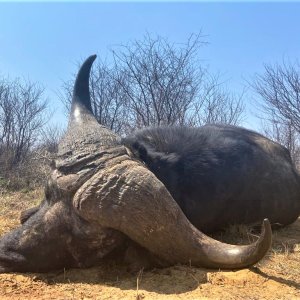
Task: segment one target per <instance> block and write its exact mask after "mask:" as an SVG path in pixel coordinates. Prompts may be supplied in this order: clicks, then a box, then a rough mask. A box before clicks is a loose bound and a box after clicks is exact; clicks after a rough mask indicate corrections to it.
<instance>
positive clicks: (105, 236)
mask: <svg viewBox="0 0 300 300" xmlns="http://www.w3.org/2000/svg"><path fill="white" fill-rule="evenodd" d="M95 58H96V56H91V57H89V58H88V59H87V60H86V61H85V62H84V64H83V65H82V67H81V69H80V71H79V73H78V76H77V79H76V82H75V87H74V93H73V100H72V107H71V113H70V117H69V125H68V129H67V132H66V134H65V136H64V137H63V139H62V140H61V141H60V144H59V152H58V156H57V159H56V161H55V166H54V167H53V171H52V174H51V178H50V180H49V182H48V183H47V185H46V187H45V197H44V200H43V201H42V203H41V204H40V205H39V206H38V207H36V208H33V209H31V210H29V211H27V212H26V213H24V214H23V215H22V225H21V226H20V227H19V228H17V229H15V230H13V231H12V232H9V233H8V234H6V235H4V236H3V237H2V238H1V239H0V272H9V271H38V272H39V271H48V270H51V269H57V268H63V267H84V266H91V265H95V264H97V263H99V262H100V261H101V259H103V258H104V257H105V256H107V255H108V254H110V253H112V252H114V251H116V250H117V249H120V248H122V247H123V248H124V244H126V243H127V241H133V242H134V243H136V244H138V245H140V246H141V247H143V248H144V249H146V250H145V251H148V253H151V254H152V255H154V256H155V257H158V258H159V259H160V260H162V261H164V262H165V263H166V264H175V263H188V262H191V263H192V264H193V265H196V266H202V267H210V268H211V267H212V268H242V267H246V266H249V265H252V264H254V263H256V262H257V261H259V260H260V259H261V258H262V257H263V256H264V255H265V254H266V252H267V251H268V249H269V247H270V244H271V228H270V224H269V222H268V220H264V222H263V226H262V234H261V236H260V238H259V239H258V240H257V241H256V242H255V243H253V244H250V245H244V246H236V245H228V244H224V243H221V242H219V241H216V240H214V239H212V238H210V237H208V236H206V235H205V234H203V233H201V232H200V231H198V230H197V229H196V228H195V227H194V226H193V225H192V224H191V223H190V222H189V220H188V219H187V218H186V216H185V215H184V214H183V212H182V211H181V209H180V208H179V206H178V205H177V203H176V202H175V201H174V200H173V198H172V197H171V195H170V193H169V192H168V190H167V189H166V188H165V186H164V185H163V184H162V183H161V182H160V181H159V180H158V179H157V178H156V177H155V176H154V175H153V173H151V172H150V171H149V170H148V169H147V168H146V167H145V165H144V164H142V163H140V162H139V161H137V160H135V159H134V158H133V157H132V154H131V152H130V151H129V150H128V149H127V148H126V147H125V146H124V145H122V143H121V139H120V138H119V136H117V135H116V134H114V133H113V132H111V131H110V130H108V129H107V128H105V127H104V126H102V125H101V124H99V123H98V122H97V121H96V119H95V117H94V116H93V114H92V109H91V101H90V93H89V74H90V69H91V66H92V63H93V61H94V60H95Z"/></svg>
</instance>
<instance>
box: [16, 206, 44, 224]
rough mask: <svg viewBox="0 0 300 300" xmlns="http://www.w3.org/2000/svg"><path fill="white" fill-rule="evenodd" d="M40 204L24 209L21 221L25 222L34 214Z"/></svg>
mask: <svg viewBox="0 0 300 300" xmlns="http://www.w3.org/2000/svg"><path fill="white" fill-rule="evenodd" d="M39 208H40V207H39V206H35V207H32V208H29V209H26V210H23V211H22V212H21V214H20V223H21V224H24V223H25V222H26V221H27V220H28V219H29V218H30V217H31V216H32V215H34V214H35V213H36V212H37V211H38V210H39Z"/></svg>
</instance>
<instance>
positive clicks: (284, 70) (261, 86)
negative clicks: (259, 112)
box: [251, 62, 300, 132]
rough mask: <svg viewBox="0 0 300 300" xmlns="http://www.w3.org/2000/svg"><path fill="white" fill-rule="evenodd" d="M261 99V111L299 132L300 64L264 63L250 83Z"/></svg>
mask: <svg viewBox="0 0 300 300" xmlns="http://www.w3.org/2000/svg"><path fill="white" fill-rule="evenodd" d="M251 85H252V87H253V88H254V90H255V91H256V92H257V94H258V95H259V96H260V98H261V99H262V100H263V106H262V108H263V111H264V112H265V113H266V115H267V116H271V118H272V119H275V120H280V121H281V123H285V124H290V125H291V126H292V127H294V128H295V129H296V130H297V131H298V132H300V66H299V64H298V63H294V64H291V63H289V64H287V63H285V62H283V63H282V65H278V64H277V65H274V66H272V65H265V66H264V73H263V74H256V75H255V78H254V81H253V83H252V84H251Z"/></svg>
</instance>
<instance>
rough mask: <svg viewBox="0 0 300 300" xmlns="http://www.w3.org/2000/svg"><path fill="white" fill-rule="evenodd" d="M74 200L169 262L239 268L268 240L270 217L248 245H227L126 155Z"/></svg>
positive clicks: (264, 249) (261, 252)
mask: <svg viewBox="0 0 300 300" xmlns="http://www.w3.org/2000/svg"><path fill="white" fill-rule="evenodd" d="M73 201H74V206H75V207H76V208H77V209H78V210H79V213H80V214H81V215H82V216H83V217H84V218H86V219H90V220H94V221H97V222H100V223H101V225H102V226H106V227H111V228H114V229H116V230H119V231H121V232H123V233H125V234H126V235H127V236H128V237H130V238H131V239H132V240H134V241H135V242H137V243H138V244H140V245H142V246H143V247H145V248H146V249H148V250H150V251H151V252H152V253H154V254H156V255H157V256H158V257H161V258H163V259H164V260H166V261H168V262H170V263H172V264H174V263H189V262H192V264H193V265H196V266H201V267H209V268H226V269H233V268H243V267H247V266H249V265H252V264H254V263H256V262H258V261H259V260H260V259H261V258H263V257H264V255H265V254H266V253H267V251H268V250H269V248H270V245H271V241H272V231H271V227H270V223H269V221H268V220H264V222H263V225H262V233H261V236H260V238H259V239H258V240H257V241H256V242H255V243H253V244H250V245H243V246H236V245H229V244H225V243H222V242H219V241H216V240H214V239H212V238H210V237H208V236H206V235H205V234H203V233H202V232H200V231H199V230H197V229H196V228H195V227H194V226H193V225H192V224H191V223H190V222H189V221H188V219H187V218H186V216H185V215H184V214H183V212H182V211H181V209H180V208H179V206H178V205H177V203H176V202H175V201H174V200H173V198H172V196H171V195H170V194H169V192H168V191H167V189H166V188H165V186H164V185H163V184H162V183H161V182H160V181H159V180H158V179H157V178H156V177H155V176H154V175H153V174H152V173H151V172H150V171H149V170H148V169H146V168H145V167H144V166H142V165H141V164H140V163H138V162H136V161H132V160H130V159H129V158H128V159H125V160H124V159H123V161H122V160H121V158H118V159H112V160H111V161H110V162H109V163H107V165H106V168H104V169H102V170H100V171H99V172H98V173H96V174H95V175H94V176H93V177H92V178H91V179H90V180H88V181H87V182H86V183H85V184H84V185H83V186H82V187H81V188H80V189H79V190H78V191H77V193H76V194H75V197H74V200H73Z"/></svg>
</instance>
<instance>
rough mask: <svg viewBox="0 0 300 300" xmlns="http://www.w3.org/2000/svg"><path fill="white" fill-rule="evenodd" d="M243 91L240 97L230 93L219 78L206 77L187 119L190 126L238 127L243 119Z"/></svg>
mask: <svg viewBox="0 0 300 300" xmlns="http://www.w3.org/2000/svg"><path fill="white" fill-rule="evenodd" d="M243 96H244V91H243V92H242V93H241V94H240V95H236V94H233V93H230V92H229V91H228V90H227V89H226V87H225V86H224V84H223V83H220V78H219V76H206V78H205V83H204V84H202V87H201V91H200V92H199V94H198V99H197V101H194V106H193V110H192V111H191V115H190V118H189V124H190V125H191V126H201V125H204V124H231V125H239V124H240V123H241V122H242V121H243V119H244V112H245V105H244V103H243Z"/></svg>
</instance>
